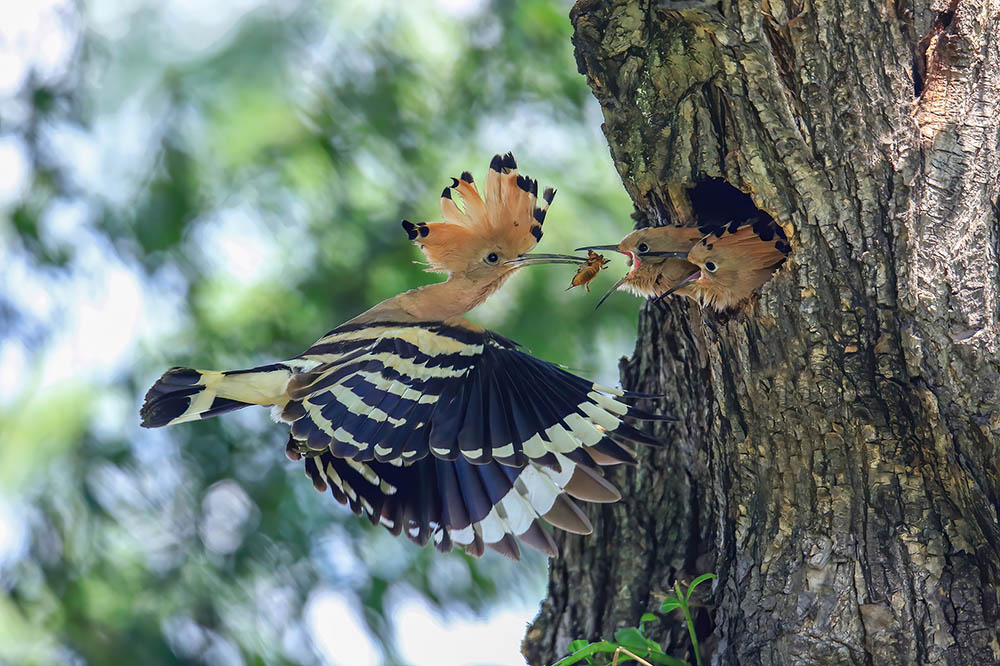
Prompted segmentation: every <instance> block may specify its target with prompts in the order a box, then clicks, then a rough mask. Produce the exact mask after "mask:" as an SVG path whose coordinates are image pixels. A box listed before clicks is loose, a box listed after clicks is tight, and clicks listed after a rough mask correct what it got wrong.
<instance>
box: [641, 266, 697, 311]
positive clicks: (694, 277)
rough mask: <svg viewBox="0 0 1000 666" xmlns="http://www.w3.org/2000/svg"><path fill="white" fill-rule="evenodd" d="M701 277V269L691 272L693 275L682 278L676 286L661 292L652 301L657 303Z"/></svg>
mask: <svg viewBox="0 0 1000 666" xmlns="http://www.w3.org/2000/svg"><path fill="white" fill-rule="evenodd" d="M700 277H701V271H700V270H698V271H695V272H694V273H691V275H688V276H687V277H686V278H684V279H683V280H681V281H680V282H678V283H677V284H675V285H674V286H672V287H671V288H670V289H667V290H666V291H665V292H663V293H662V294H660V295H659V296H657V297H656V298H654V299H653V301H652V302H653V303H654V304H655V303H659V302H660V301H662V300H663V299H664V298H666V297H667V296H669V295H670V294H672V293H674V292H675V291H677V290H678V289H680V288H681V287H683V286H684V285H687V284H690V283H692V282H694V281H695V280H697V279H698V278H700Z"/></svg>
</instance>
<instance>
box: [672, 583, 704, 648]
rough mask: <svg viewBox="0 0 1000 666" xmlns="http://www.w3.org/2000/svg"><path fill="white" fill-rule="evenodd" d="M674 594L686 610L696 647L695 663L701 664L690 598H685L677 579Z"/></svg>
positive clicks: (689, 629) (688, 624)
mask: <svg viewBox="0 0 1000 666" xmlns="http://www.w3.org/2000/svg"><path fill="white" fill-rule="evenodd" d="M674 594H676V595H677V599H678V601H680V604H681V610H683V611H684V622H685V623H687V628H688V635H690V636H691V647H692V648H693V649H694V660H695V663H696V664H697V665H698V666H701V653H700V652H699V651H698V636H696V635H695V633H694V618H692V617H691V608H690V607H689V606H688V600H687V598H685V596H684V593H683V592H681V586H680V584H679V583H678V582H677V581H674Z"/></svg>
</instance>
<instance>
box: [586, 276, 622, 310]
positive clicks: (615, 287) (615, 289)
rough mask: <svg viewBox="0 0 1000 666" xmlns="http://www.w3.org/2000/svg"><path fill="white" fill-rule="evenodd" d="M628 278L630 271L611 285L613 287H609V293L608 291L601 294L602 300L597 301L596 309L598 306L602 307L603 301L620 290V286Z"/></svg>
mask: <svg viewBox="0 0 1000 666" xmlns="http://www.w3.org/2000/svg"><path fill="white" fill-rule="evenodd" d="M627 279H628V273H626V274H625V275H623V276H622V279H621V280H618V282H615V284H614V285H613V286H612V287H611V289H608V293H606V294H604V295H603V296H601V300H599V301H597V305H595V306H594V309H595V310H596V309H597V308H599V307H601V303H603V302H604V301H606V300H608V296H610V295H611V294H613V293H615V292H616V291H618V287H620V286H622V285H623V284H625V280H627Z"/></svg>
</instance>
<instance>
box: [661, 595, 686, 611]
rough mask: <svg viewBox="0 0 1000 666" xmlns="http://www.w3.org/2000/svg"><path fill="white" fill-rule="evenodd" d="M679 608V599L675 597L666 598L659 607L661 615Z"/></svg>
mask: <svg viewBox="0 0 1000 666" xmlns="http://www.w3.org/2000/svg"><path fill="white" fill-rule="evenodd" d="M680 607H681V602H680V599H677V598H676V597H667V598H666V599H664V600H663V604H662V605H661V606H660V612H661V613H669V612H670V611H672V610H676V609H678V608H680Z"/></svg>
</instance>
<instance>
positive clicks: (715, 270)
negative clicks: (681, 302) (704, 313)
mask: <svg viewBox="0 0 1000 666" xmlns="http://www.w3.org/2000/svg"><path fill="white" fill-rule="evenodd" d="M790 251H791V246H789V244H788V240H787V238H786V236H785V233H784V231H782V230H781V227H779V226H778V225H777V224H775V223H774V222H773V221H771V220H761V219H752V220H748V221H746V222H744V223H738V222H732V223H730V224H728V225H723V226H720V227H718V228H716V229H713V230H712V231H711V232H710V233H708V234H706V235H705V237H704V238H702V239H701V240H699V241H698V242H697V243H696V244H695V246H694V247H693V248H691V251H690V252H689V253H688V261H690V262H691V263H692V264H694V265H695V266H697V268H698V270H697V272H695V273H692V274H691V275H690V276H689V277H687V278H686V279H685V280H684V282H682V283H681V285H680V287H681V288H682V289H685V290H686V293H687V294H688V295H690V297H691V298H694V299H695V300H697V301H698V303H699V304H700V305H701V306H702V307H709V306H711V307H714V308H715V309H716V310H725V309H728V308H732V307H735V306H736V305H738V304H739V303H741V302H742V301H744V300H746V299H747V298H749V297H750V295H751V294H752V293H753V292H755V291H757V290H758V289H760V287H761V286H762V285H763V284H764V283H765V282H767V281H768V280H770V279H771V276H772V275H773V274H774V271H776V270H777V269H778V267H779V266H781V264H783V263H784V261H785V258H786V257H787V256H788V253H789V252H790Z"/></svg>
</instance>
